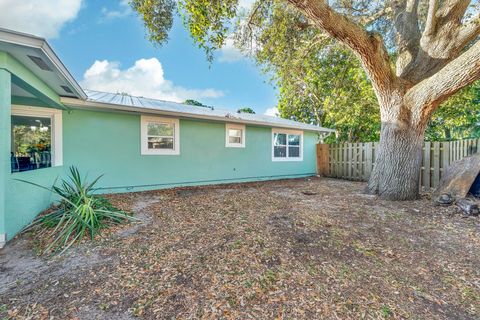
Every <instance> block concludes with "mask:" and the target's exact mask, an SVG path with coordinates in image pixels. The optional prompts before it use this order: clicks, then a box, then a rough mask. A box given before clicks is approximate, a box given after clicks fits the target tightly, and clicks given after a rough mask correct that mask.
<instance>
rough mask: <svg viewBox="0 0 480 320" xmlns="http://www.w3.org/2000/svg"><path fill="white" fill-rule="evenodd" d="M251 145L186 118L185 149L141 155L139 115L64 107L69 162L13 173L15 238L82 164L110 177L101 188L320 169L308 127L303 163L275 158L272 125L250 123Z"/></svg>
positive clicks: (10, 224)
mask: <svg viewBox="0 0 480 320" xmlns="http://www.w3.org/2000/svg"><path fill="white" fill-rule="evenodd" d="M245 141H246V146H245V148H226V147H225V123H222V122H211V121H202V120H190V119H180V155H141V151H140V143H141V140H140V115H138V114H127V113H115V112H102V111H85V110H72V111H71V112H66V111H64V112H63V163H64V164H63V166H61V167H53V168H46V169H40V170H35V171H26V172H17V173H13V174H10V178H9V181H8V185H9V188H8V192H7V199H8V200H7V203H6V204H7V206H6V207H7V212H8V214H7V223H6V229H7V234H8V235H9V238H11V236H12V235H14V234H16V233H17V232H18V231H19V230H21V228H22V227H24V226H25V225H27V224H28V223H29V222H30V221H31V220H32V219H33V218H34V216H35V215H37V214H38V213H39V212H40V211H42V210H44V209H46V208H47V207H48V206H49V205H50V204H51V202H52V201H53V200H54V199H53V198H52V196H51V194H49V192H48V191H45V190H42V189H40V188H38V187H35V186H32V185H29V184H26V183H24V182H20V181H17V179H21V180H27V181H32V182H35V183H38V184H41V185H44V186H50V185H52V184H53V182H54V181H55V179H58V178H62V177H65V175H66V173H67V171H68V167H69V166H72V165H73V166H76V167H78V168H79V170H80V171H81V172H82V173H86V174H88V176H89V177H90V178H92V179H93V178H95V177H97V176H98V175H101V174H103V175H104V176H103V177H102V179H101V180H100V182H99V184H98V186H99V187H101V188H102V189H101V190H99V192H103V193H113V192H126V191H141V190H151V189H160V188H169V187H176V186H189V185H203V184H217V183H231V182H245V181H257V180H271V179H283V178H294V177H302V176H311V175H314V174H315V172H316V154H315V152H316V149H315V148H316V147H315V145H316V142H317V134H316V133H312V132H304V144H303V148H304V151H303V161H282V162H274V161H272V151H271V150H272V145H271V143H272V129H271V128H269V127H259V126H249V125H247V126H246V138H245Z"/></svg>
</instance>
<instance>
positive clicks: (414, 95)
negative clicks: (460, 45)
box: [405, 41, 480, 121]
mask: <svg viewBox="0 0 480 320" xmlns="http://www.w3.org/2000/svg"><path fill="white" fill-rule="evenodd" d="M478 79H480V41H479V42H477V43H475V44H474V45H473V46H472V47H470V49H468V50H467V51H465V52H464V53H463V54H462V55H460V56H459V57H458V58H456V59H455V60H453V61H451V62H450V63H449V64H447V65H446V66H445V67H444V68H443V69H441V70H440V71H438V72H437V73H436V74H434V75H433V76H431V77H430V78H427V79H425V80H423V81H422V82H420V83H418V84H417V85H415V86H414V87H412V88H411V89H410V90H409V91H408V92H407V94H406V95H405V99H406V101H409V102H411V104H412V105H414V106H417V107H416V108H417V109H414V110H413V116H414V119H417V120H418V121H421V119H427V120H428V118H429V117H430V115H431V114H432V113H433V111H435V110H436V108H437V107H438V106H439V105H440V103H442V102H443V101H444V100H445V99H447V98H448V97H450V96H451V95H453V94H454V93H456V92H457V91H458V90H460V89H462V88H464V87H466V86H468V85H470V84H472V83H473V82H474V81H476V80H478Z"/></svg>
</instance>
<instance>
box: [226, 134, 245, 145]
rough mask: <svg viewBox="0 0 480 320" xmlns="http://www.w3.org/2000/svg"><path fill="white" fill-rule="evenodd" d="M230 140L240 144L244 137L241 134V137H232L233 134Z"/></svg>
mask: <svg viewBox="0 0 480 320" xmlns="http://www.w3.org/2000/svg"><path fill="white" fill-rule="evenodd" d="M228 142H229V143H238V144H240V143H242V137H241V136H240V137H232V136H230V137H228Z"/></svg>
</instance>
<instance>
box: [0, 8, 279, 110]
mask: <svg viewBox="0 0 480 320" xmlns="http://www.w3.org/2000/svg"><path fill="white" fill-rule="evenodd" d="M251 2H252V1H251V0H242V1H241V3H242V4H245V5H248V4H249V3H251ZM0 26H1V27H5V28H10V29H14V30H18V31H23V32H28V33H33V34H36V35H40V36H43V37H46V38H47V39H48V41H49V43H50V44H51V45H52V47H53V48H54V50H55V51H56V53H57V54H58V55H59V56H60V58H61V59H62V61H63V62H64V63H65V65H66V66H67V68H68V69H69V70H70V72H71V73H72V74H73V75H74V77H75V78H76V79H77V81H79V82H80V84H81V85H82V86H83V87H84V88H86V89H94V90H100V91H110V92H127V93H130V94H134V95H142V96H146V97H152V98H160V99H165V100H173V101H182V100H184V99H187V98H192V99H196V100H199V101H201V102H203V103H206V104H209V105H214V106H218V107H222V108H228V109H232V110H236V109H237V108H239V107H251V108H253V109H254V110H255V111H256V112H257V113H265V112H266V111H267V109H269V108H272V107H274V106H275V105H276V100H277V99H276V90H275V89H274V88H273V86H272V85H271V84H270V83H268V78H267V76H265V75H263V74H261V72H260V70H259V68H258V67H257V66H255V64H254V62H253V61H251V60H248V59H246V58H244V57H242V56H241V55H240V54H239V52H238V51H236V50H235V49H234V48H233V46H232V45H231V43H229V44H228V45H227V46H226V47H225V48H224V49H222V50H221V51H220V52H219V53H218V54H217V58H216V59H215V61H214V62H213V63H212V64H211V65H210V64H209V63H208V62H207V61H206V59H205V54H204V52H203V51H201V50H200V49H198V48H197V47H196V46H195V44H194V43H193V41H192V39H191V38H190V37H189V35H188V33H187V32H186V31H185V30H184V28H183V26H182V24H181V21H180V19H177V20H176V22H175V25H174V28H173V30H172V31H171V33H170V40H169V42H168V43H167V44H166V45H164V46H163V47H155V46H153V45H152V44H151V43H150V42H149V41H148V40H147V39H146V37H145V30H144V28H143V25H142V23H141V21H140V19H139V18H138V17H137V16H136V15H135V14H134V13H133V12H132V11H131V10H130V9H129V7H128V6H127V5H126V1H122V0H117V1H114V0H109V1H93V0H49V1H38V0H23V1H22V2H20V1H17V0H0ZM269 112H270V113H271V112H272V110H269Z"/></svg>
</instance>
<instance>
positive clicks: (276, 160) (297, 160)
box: [272, 158, 303, 162]
mask: <svg viewBox="0 0 480 320" xmlns="http://www.w3.org/2000/svg"><path fill="white" fill-rule="evenodd" d="M272 161H274V162H300V161H303V158H272Z"/></svg>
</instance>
